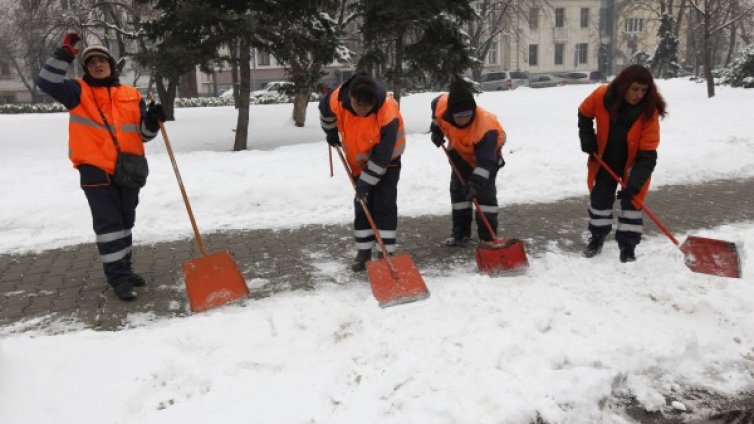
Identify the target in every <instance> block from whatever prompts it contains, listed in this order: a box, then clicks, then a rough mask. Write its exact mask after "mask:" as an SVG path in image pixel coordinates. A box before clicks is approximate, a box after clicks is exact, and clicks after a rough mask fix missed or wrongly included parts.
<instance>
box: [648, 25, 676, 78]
mask: <svg viewBox="0 0 754 424" xmlns="http://www.w3.org/2000/svg"><path fill="white" fill-rule="evenodd" d="M674 27H675V18H673V16H672V15H671V14H669V13H663V14H662V17H661V18H660V28H659V29H658V31H657V39H658V40H660V41H659V43H658V44H657V49H655V54H654V56H652V59H651V60H650V65H651V68H652V72H653V73H654V75H656V76H657V77H659V78H673V77H676V76H678V70H679V69H680V68H681V66H680V65H679V64H678V37H676V35H675V29H674Z"/></svg>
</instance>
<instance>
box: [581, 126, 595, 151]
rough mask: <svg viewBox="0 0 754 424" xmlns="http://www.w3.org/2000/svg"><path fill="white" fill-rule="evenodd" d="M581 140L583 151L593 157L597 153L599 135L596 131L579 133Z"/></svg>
mask: <svg viewBox="0 0 754 424" xmlns="http://www.w3.org/2000/svg"><path fill="white" fill-rule="evenodd" d="M579 139H580V140H581V151H582V152H584V153H586V154H588V155H591V154H592V153H597V135H596V134H594V131H579Z"/></svg>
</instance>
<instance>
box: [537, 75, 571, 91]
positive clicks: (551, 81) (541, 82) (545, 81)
mask: <svg viewBox="0 0 754 424" xmlns="http://www.w3.org/2000/svg"><path fill="white" fill-rule="evenodd" d="M563 84H565V83H564V82H563V80H562V79H561V78H560V77H557V76H555V75H552V74H540V75H532V76H530V77H529V87H531V88H545V87H555V86H558V85H563Z"/></svg>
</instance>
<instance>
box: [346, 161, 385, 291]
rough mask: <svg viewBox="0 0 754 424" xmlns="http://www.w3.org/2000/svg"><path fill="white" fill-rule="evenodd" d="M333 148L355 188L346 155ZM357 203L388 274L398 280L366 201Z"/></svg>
mask: <svg viewBox="0 0 754 424" xmlns="http://www.w3.org/2000/svg"><path fill="white" fill-rule="evenodd" d="M335 150H336V151H337V152H338V156H340V161H341V162H343V167H344V168H345V169H346V174H348V180H349V181H351V186H353V189H354V190H356V183H355V182H354V181H353V172H351V167H349V166H348V162H347V161H346V157H345V156H343V150H342V149H341V148H340V147H335ZM359 203H360V204H361V209H363V210H364V215H366V217H367V221H369V225H370V226H371V227H372V232H373V233H374V238H376V239H377V244H378V245H379V246H380V250H381V251H382V257H383V258H385V260H387V265H388V268H390V274H392V276H393V279H395V280H398V278H399V274H398V270H397V269H396V268H395V266H394V265H393V261H391V260H390V255H388V252H387V248H386V247H385V243H384V242H383V241H382V235H380V230H378V229H377V224H376V223H375V222H374V218H372V214H371V213H370V212H369V209H368V208H367V204H366V202H365V201H363V200H361V199H359Z"/></svg>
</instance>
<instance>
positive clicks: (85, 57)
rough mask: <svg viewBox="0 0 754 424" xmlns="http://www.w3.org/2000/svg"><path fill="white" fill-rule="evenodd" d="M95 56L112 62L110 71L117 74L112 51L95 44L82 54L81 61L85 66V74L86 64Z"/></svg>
mask: <svg viewBox="0 0 754 424" xmlns="http://www.w3.org/2000/svg"><path fill="white" fill-rule="evenodd" d="M95 56H99V57H104V58H105V59H107V61H108V62H110V70H111V71H112V72H113V73H114V72H115V59H113V56H112V55H111V54H110V50H108V49H107V47H105V46H103V45H100V44H93V45H91V46H89V47H87V48H85V49H84V52H83V53H81V61H82V63H83V66H84V72H86V64H87V63H88V62H89V60H90V59H91V58H93V57H95Z"/></svg>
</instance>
